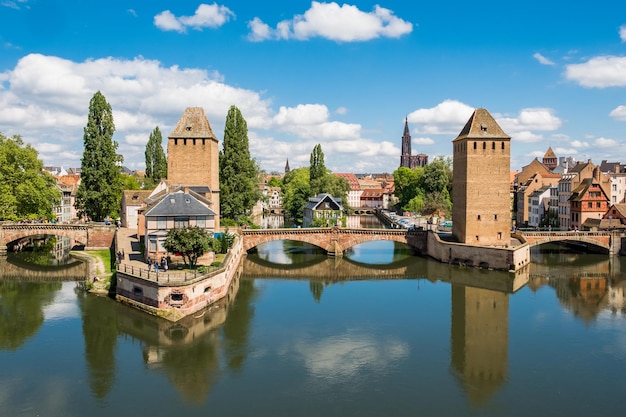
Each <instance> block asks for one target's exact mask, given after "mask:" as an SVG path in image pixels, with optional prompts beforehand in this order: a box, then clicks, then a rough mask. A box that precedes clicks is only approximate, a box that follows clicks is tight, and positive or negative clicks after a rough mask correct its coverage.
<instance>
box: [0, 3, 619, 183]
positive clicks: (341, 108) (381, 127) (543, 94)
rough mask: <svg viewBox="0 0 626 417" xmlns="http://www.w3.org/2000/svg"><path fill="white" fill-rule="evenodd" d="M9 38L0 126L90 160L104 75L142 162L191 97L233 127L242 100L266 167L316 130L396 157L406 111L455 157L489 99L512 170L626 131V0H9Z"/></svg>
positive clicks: (123, 146)
mask: <svg viewBox="0 0 626 417" xmlns="http://www.w3.org/2000/svg"><path fill="white" fill-rule="evenodd" d="M0 51H1V53H0V132H2V133H3V134H5V135H7V136H10V135H13V134H20V135H21V136H22V137H23V138H24V140H25V142H26V143H29V144H31V145H32V146H34V147H35V148H36V149H37V150H38V151H39V157H40V158H41V159H42V160H43V161H44V164H45V165H54V166H64V167H66V168H67V167H77V166H80V158H81V157H82V151H83V127H84V126H85V124H86V122H87V111H88V106H89V100H90V99H91V97H92V96H93V94H94V93H95V92H96V91H98V90H100V91H101V92H102V93H103V94H104V96H105V97H106V98H107V100H108V101H109V103H110V104H111V106H112V108H113V114H114V118H115V124H116V128H117V129H116V132H115V135H114V139H115V140H116V141H117V142H118V143H119V149H118V153H120V154H122V155H123V156H124V158H125V160H124V165H125V166H127V167H129V168H130V169H137V170H143V169H144V168H145V167H144V151H145V145H146V143H147V141H148V137H149V135H150V132H151V131H152V130H153V129H154V127H156V126H157V125H158V126H159V128H160V129H161V131H162V133H163V136H164V142H163V146H164V148H165V149H166V143H165V142H166V140H167V135H168V134H169V133H170V132H171V131H172V129H173V128H174V126H175V124H176V122H177V120H178V118H179V117H180V114H181V113H182V112H183V111H184V109H185V108H186V107H191V106H199V107H203V108H204V109H205V111H206V114H207V117H208V119H209V122H210V123H211V126H212V128H213V130H214V132H215V134H216V135H217V137H218V139H219V140H220V143H221V140H222V137H223V131H224V122H225V119H226V114H227V111H228V108H229V107H230V106H231V105H236V106H237V107H238V108H239V109H240V110H241V112H242V114H243V116H244V118H245V119H246V121H247V123H248V132H249V139H250V152H251V154H252V156H253V157H254V158H255V159H256V160H257V161H258V163H259V165H260V166H261V168H262V169H264V170H266V171H268V172H271V171H279V172H282V171H283V170H284V167H285V163H286V161H287V160H289V163H290V166H291V168H292V169H293V168H298V167H301V166H308V164H309V155H310V153H311V151H312V150H313V147H314V146H315V145H316V144H318V143H319V144H321V146H322V150H323V151H324V154H325V162H326V166H327V167H328V168H329V169H331V170H332V171H334V172H355V173H368V172H370V173H378V172H389V173H390V172H393V171H394V170H395V169H396V168H398V166H399V160H400V155H401V145H402V142H401V138H402V135H403V130H404V121H405V118H406V119H407V120H408V123H409V128H410V133H411V136H412V150H413V154H417V153H424V154H427V155H428V157H429V161H432V160H433V159H434V158H436V157H438V156H443V157H449V156H451V155H452V140H453V139H454V138H455V137H456V135H458V133H459V132H460V130H461V129H462V128H463V125H464V124H465V122H466V121H467V120H468V118H469V117H470V115H471V114H472V112H473V110H474V109H475V108H478V107H484V108H486V109H487V110H488V111H489V112H490V113H491V114H492V115H493V116H494V118H495V120H496V121H497V122H498V124H499V125H500V126H501V127H502V129H503V130H504V131H505V132H506V133H507V134H508V135H510V136H511V137H512V140H511V170H516V169H520V168H521V167H522V166H524V165H527V164H528V163H529V162H530V161H531V160H532V159H533V158H535V157H537V158H539V160H541V158H542V156H543V155H544V153H545V152H546V150H547V149H548V147H552V149H553V150H554V152H555V153H556V156H557V157H569V156H571V157H573V158H574V159H576V160H581V161H586V160H588V159H591V160H592V161H593V162H594V163H595V164H600V163H601V161H602V160H608V161H611V162H614V161H618V160H621V159H622V155H623V153H622V152H621V151H622V150H623V149H625V146H626V96H625V95H624V91H625V88H626V3H624V2H618V1H614V0H613V1H607V0H599V1H598V2H596V3H594V5H593V7H567V6H566V5H564V4H562V3H560V2H554V3H551V2H548V3H546V2H538V1H536V0H529V1H527V2H524V3H523V4H506V3H502V2H496V1H492V0H485V1H483V2H481V3H480V7H476V5H475V4H472V3H467V2H461V1H458V0H451V1H449V2H445V3H437V2H404V1H399V0H389V1H378V2H367V1H352V2H349V3H335V2H317V1H310V0H309V1H300V0H289V1H287V0H279V1H273V2H265V3H264V2H256V3H254V2H252V3H249V2H246V3H245V4H244V3H243V2H235V1H230V2H229V1H223V2H217V3H201V2H200V1H196V2H190V1H187V2H173V1H161V2H134V1H120V0H112V1H109V2H107V3H101V2H95V1H93V0H82V1H78V0H66V1H63V2H49V1H41V0H39V1H37V0H2V1H1V2H0ZM621 162H624V161H623V160H622V161H621Z"/></svg>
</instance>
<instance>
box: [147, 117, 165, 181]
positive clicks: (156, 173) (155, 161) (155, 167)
mask: <svg viewBox="0 0 626 417" xmlns="http://www.w3.org/2000/svg"><path fill="white" fill-rule="evenodd" d="M162 143H163V137H162V136H161V131H160V130H159V127H158V126H157V127H155V128H154V130H153V131H152V133H150V138H149V139H148V143H146V152H145V156H146V182H147V183H149V184H150V185H151V186H154V185H156V184H157V183H158V182H159V181H161V180H162V179H164V178H167V158H166V157H165V152H164V151H163V145H162Z"/></svg>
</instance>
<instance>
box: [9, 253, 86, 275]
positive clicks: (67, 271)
mask: <svg viewBox="0 0 626 417" xmlns="http://www.w3.org/2000/svg"><path fill="white" fill-rule="evenodd" d="M88 277H89V264H88V263H87V262H82V261H78V260H76V261H74V262H71V263H69V264H66V265H58V266H56V265H54V266H52V265H51V266H43V265H35V264H32V263H29V262H23V261H20V260H19V259H16V258H14V257H5V256H0V279H5V280H20V281H84V280H86V279H87V278H88Z"/></svg>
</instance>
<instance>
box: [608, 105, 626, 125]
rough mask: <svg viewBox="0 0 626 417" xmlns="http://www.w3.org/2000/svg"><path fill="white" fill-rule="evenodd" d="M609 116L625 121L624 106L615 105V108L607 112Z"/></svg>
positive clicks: (625, 109)
mask: <svg viewBox="0 0 626 417" xmlns="http://www.w3.org/2000/svg"><path fill="white" fill-rule="evenodd" d="M609 116H611V117H612V118H614V119H617V120H621V121H625V122H626V106H624V105H621V106H617V107H616V108H615V109H613V111H612V112H611V113H609Z"/></svg>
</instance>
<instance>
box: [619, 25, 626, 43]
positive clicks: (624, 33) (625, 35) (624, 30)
mask: <svg viewBox="0 0 626 417" xmlns="http://www.w3.org/2000/svg"><path fill="white" fill-rule="evenodd" d="M619 38H620V39H621V40H622V42H626V25H622V26H620V28H619Z"/></svg>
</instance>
